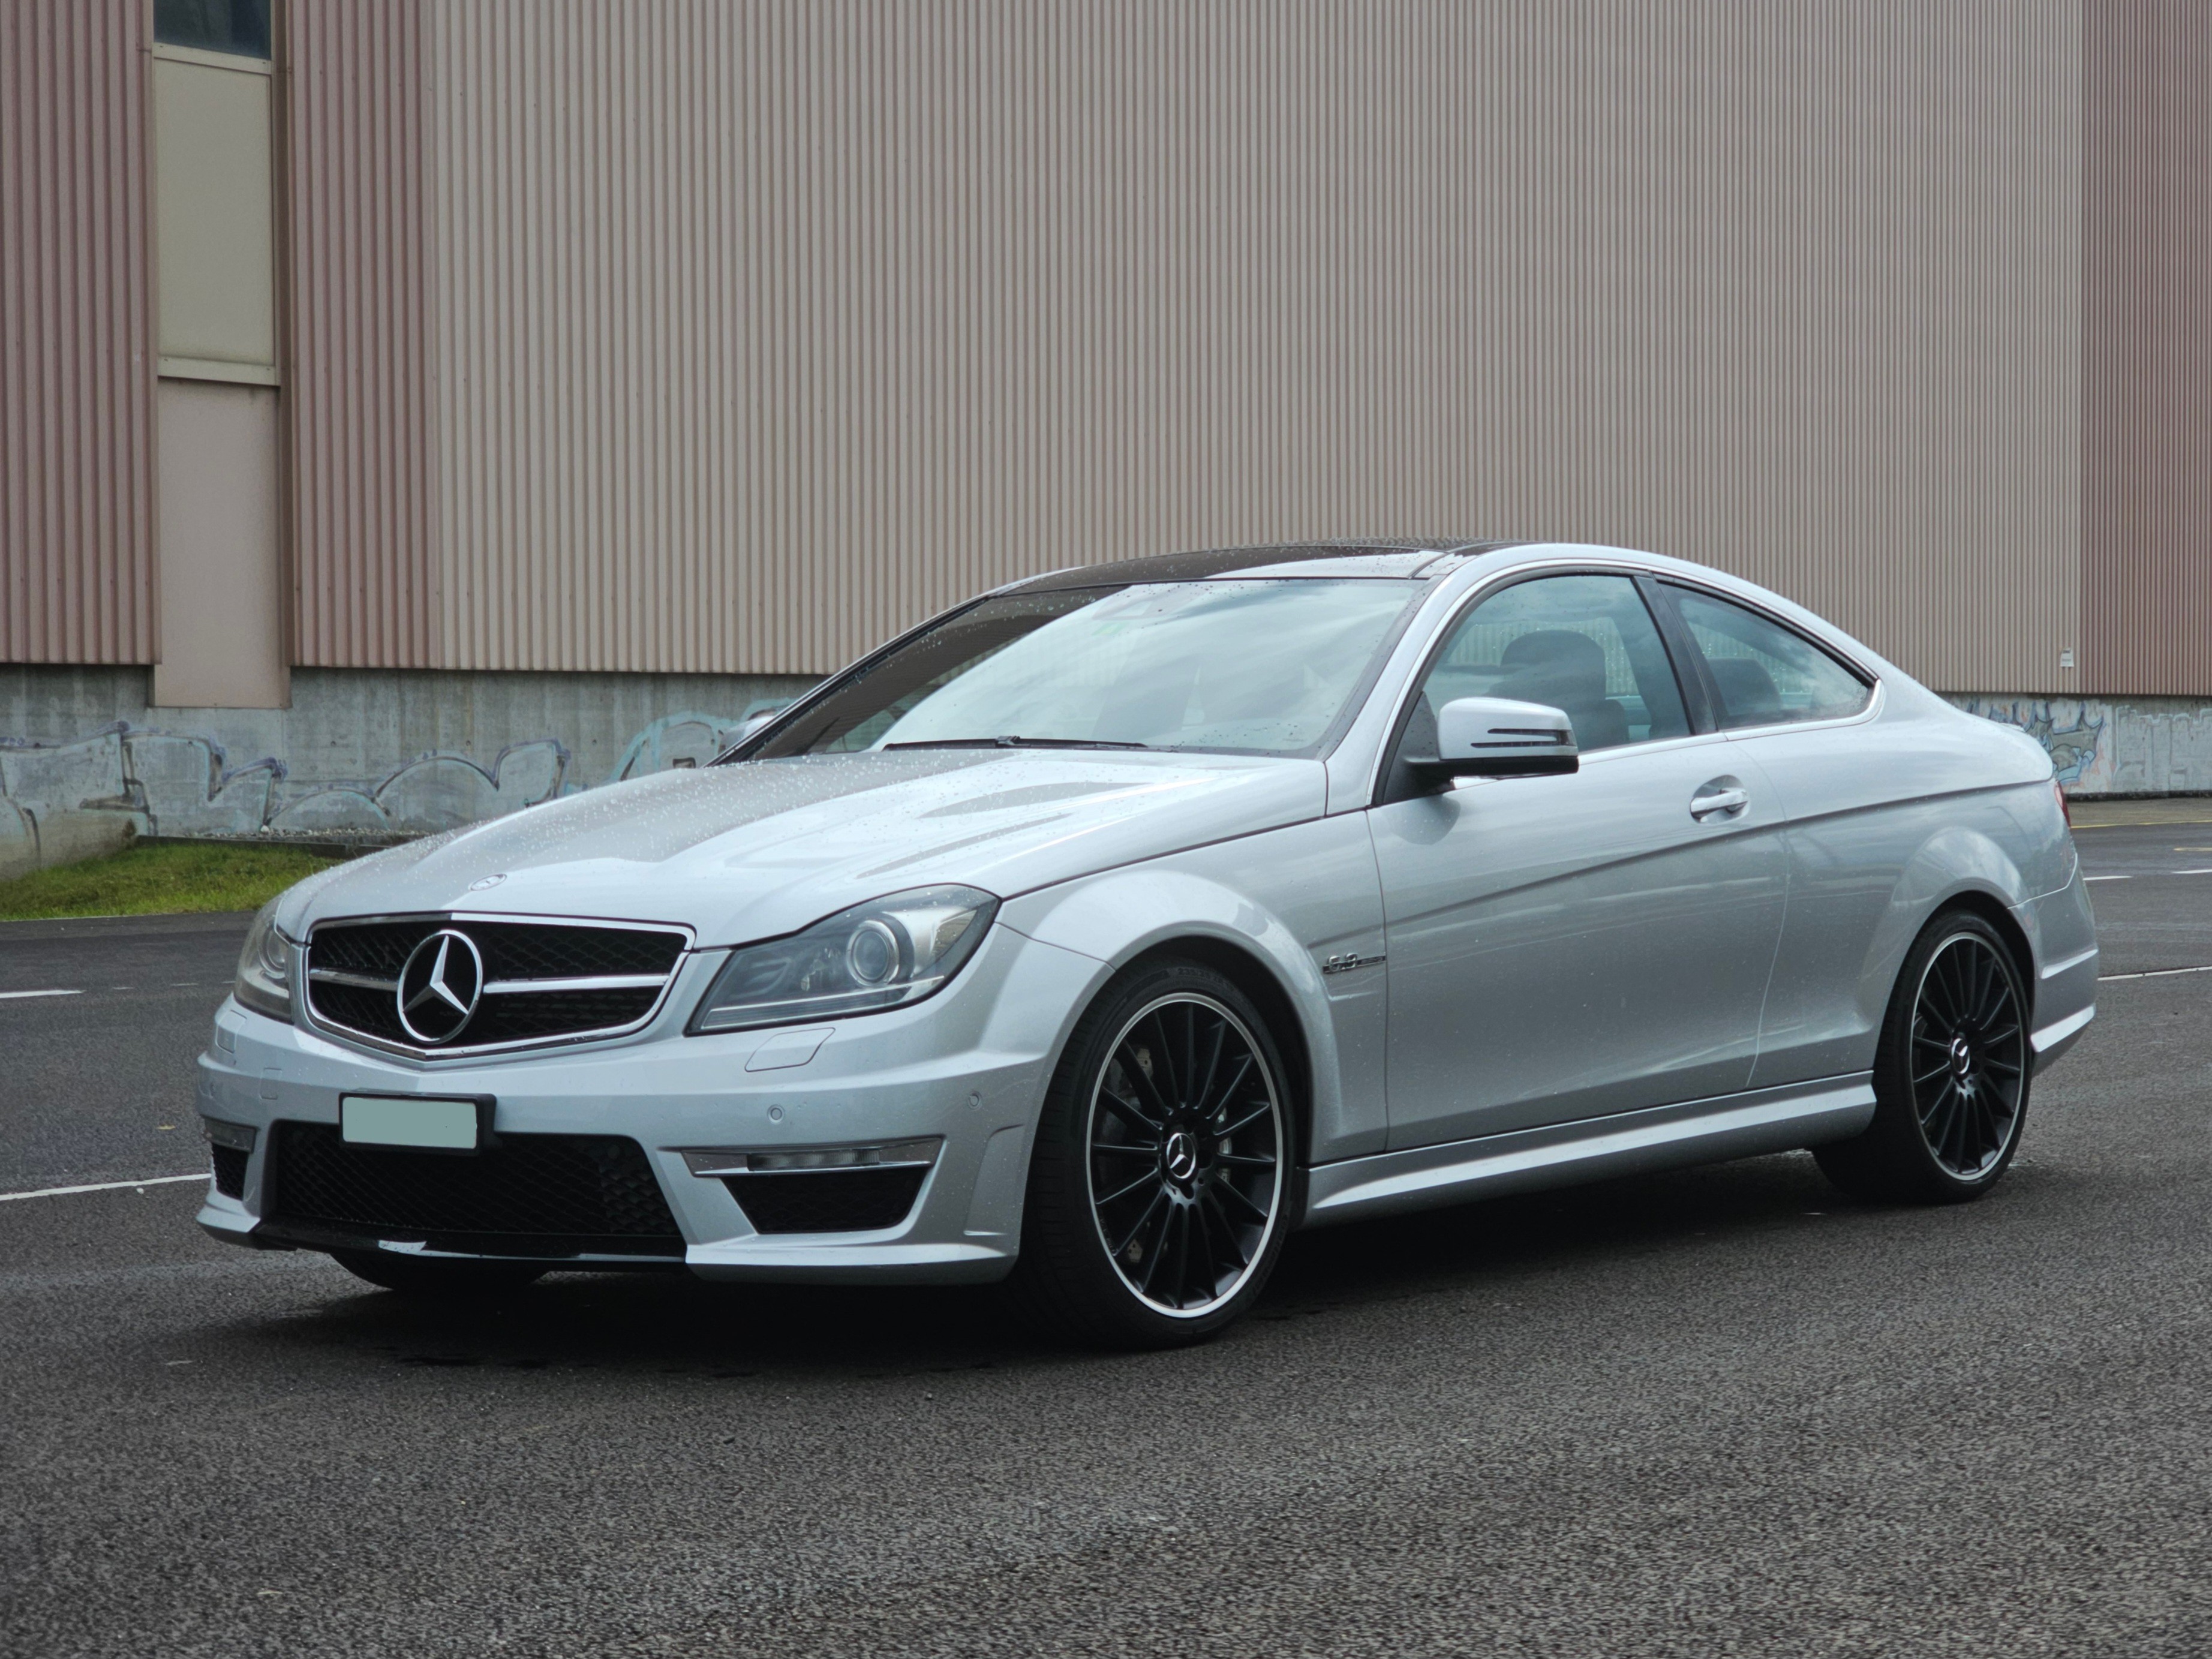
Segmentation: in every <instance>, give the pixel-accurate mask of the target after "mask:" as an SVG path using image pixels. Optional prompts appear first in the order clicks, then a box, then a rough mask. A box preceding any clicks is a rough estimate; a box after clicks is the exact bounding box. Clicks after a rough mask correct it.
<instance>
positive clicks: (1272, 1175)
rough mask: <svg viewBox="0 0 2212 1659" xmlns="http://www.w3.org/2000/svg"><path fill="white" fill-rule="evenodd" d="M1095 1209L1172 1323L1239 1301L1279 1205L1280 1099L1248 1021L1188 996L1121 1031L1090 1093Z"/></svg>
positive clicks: (1115, 1257)
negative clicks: (1176, 1319)
mask: <svg viewBox="0 0 2212 1659" xmlns="http://www.w3.org/2000/svg"><path fill="white" fill-rule="evenodd" d="M1086 1139H1087V1140H1088V1142H1089V1145H1090V1149H1091V1170H1090V1174H1091V1218H1092V1219H1093V1221H1094V1222H1095V1223H1096V1224H1097V1229H1098V1242H1099V1243H1100V1244H1101V1245H1103V1247H1104V1249H1105V1251H1106V1258H1107V1260H1108V1261H1111V1262H1112V1263H1113V1264H1114V1267H1115V1272H1116V1273H1119V1274H1120V1275H1121V1282H1122V1283H1123V1284H1124V1285H1127V1286H1128V1288H1129V1290H1130V1291H1131V1293H1132V1294H1133V1295H1134V1296H1136V1297H1138V1298H1139V1300H1140V1301H1142V1302H1144V1303H1146V1304H1147V1305H1148V1306H1150V1307H1152V1308H1154V1309H1156V1310H1158V1311H1159V1312H1161V1313H1164V1314H1167V1315H1170V1316H1175V1317H1182V1316H1187V1315H1191V1314H1204V1313H1208V1312H1211V1311H1212V1310H1213V1309H1215V1308H1217V1307H1218V1306H1220V1305H1221V1304H1223V1303H1224V1302H1225V1301H1227V1300H1228V1299H1229V1298H1231V1297H1234V1296H1235V1295H1236V1294H1237V1290H1238V1289H1239V1288H1240V1287H1241V1286H1242V1285H1243V1282H1244V1280H1245V1279H1246V1278H1247V1277H1249V1274H1250V1273H1251V1272H1252V1265H1253V1263H1254V1262H1255V1261H1258V1260H1259V1258H1260V1256H1261V1254H1262V1253H1263V1252H1264V1251H1265V1249H1266V1248H1267V1243H1268V1239H1269V1237H1270V1235H1271V1234H1272V1232H1273V1229H1274V1227H1275V1225H1276V1224H1277V1218H1278V1217H1279V1214H1280V1213H1281V1210H1282V1187H1283V1126H1282V1103H1281V1101H1280V1099H1279V1094H1278V1091H1277V1089H1276V1086H1275V1083H1274V1079H1273V1078H1272V1077H1271V1076H1270V1075H1269V1074H1268V1071H1267V1064H1266V1062H1265V1061H1264V1060H1261V1057H1260V1051H1259V1048H1258V1046H1257V1045H1256V1044H1255V1042H1254V1040H1253V1037H1252V1034H1251V1032H1250V1031H1249V1030H1248V1029H1246V1027H1245V1026H1244V1024H1243V1022H1242V1021H1240V1020H1239V1019H1238V1018H1237V1016H1236V1015H1235V1014H1233V1013H1231V1012H1230V1011H1229V1010H1228V1009H1227V1008H1226V1007H1225V1006H1223V1005H1222V1004H1220V1003H1218V1002H1217V1001H1215V1000H1213V999H1212V998H1211V997H1207V996H1204V995H1201V994H1197V993H1195V992H1188V991H1185V992H1177V993H1174V994H1170V995H1167V996H1164V997H1161V998H1160V999H1158V1000H1157V1001H1154V1002H1152V1003H1151V1004H1149V1005H1147V1006H1145V1007H1143V1008H1141V1009H1139V1011H1138V1012H1136V1014H1135V1015H1133V1017H1132V1018H1130V1019H1129V1021H1128V1023H1127V1024H1126V1025H1124V1026H1123V1027H1122V1029H1121V1036H1120V1037H1119V1038H1118V1039H1117V1040H1116V1042H1115V1044H1114V1047H1113V1048H1112V1050H1111V1052H1110V1053H1109V1057H1108V1059H1107V1061H1106V1064H1105V1066H1103V1068H1102V1069H1101V1071H1100V1072H1099V1074H1098V1079H1097V1085H1095V1086H1094V1087H1093V1089H1092V1091H1091V1113H1090V1128H1089V1133H1088V1135H1087V1137H1086Z"/></svg>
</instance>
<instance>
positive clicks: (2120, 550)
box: [2081, 0, 2212, 696]
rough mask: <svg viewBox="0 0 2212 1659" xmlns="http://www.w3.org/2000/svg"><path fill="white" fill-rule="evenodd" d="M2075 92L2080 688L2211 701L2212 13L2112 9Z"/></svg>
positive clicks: (2200, 4) (2181, 6)
mask: <svg viewBox="0 0 2212 1659" xmlns="http://www.w3.org/2000/svg"><path fill="white" fill-rule="evenodd" d="M2091 16H2092V18H2093V22H2094V27H2093V30H2092V33H2091V36H2090V40H2089V44H2088V70H2087V76H2086V77H2085V85H2086V88H2087V93H2086V96H2087V111H2086V112H2085V114H2086V118H2087V124H2088V131H2087V137H2086V141H2085V155H2084V163H2083V165H2084V171H2085V173H2087V178H2086V179H2085V180H2084V202H2083V217H2084V221H2085V234H2084V242H2085V247H2086V252H2087V264H2086V271H2087V276H2086V279H2085V286H2086V289H2087V292H2086V293H2085V295H2083V310H2084V329H2085V331H2086V334H2087V338H2086V340H2085V342H2084V345H2083V357H2084V362H2085V364H2086V375H2087V386H2085V388H2084V392H2083V401H2084V412H2085V422H2086V426H2087V441H2088V447H2087V454H2086V465H2085V468H2084V489H2085V491H2086V498H2087V499H2086V504H2085V507H2086V510H2085V513H2084V520H2085V521H2084V524H2083V528H2082V542H2083V545H2082V563H2083V572H2082V586H2083V592H2082V605H2083V608H2084V610H2085V611H2086V613H2087V628H2086V629H2085V632H2086V635H2087V641H2086V643H2087V650H2086V652H2085V654H2084V658H2083V661H2082V665H2081V666H2082V671H2083V672H2082V678H2083V681H2084V683H2085V684H2084V689H2085V690H2090V691H2095V692H2103V693H2117V694H2126V693H2137V694H2142V693H2151V694H2156V693H2160V692H2167V693H2183V694H2194V695H2197V696H2204V695H2206V694H2208V693H2212V6H2208V5H2207V4H2205V3H2204V0H2106V3H2103V4H2100V5H2099V6H2097V7H2096V8H2095V9H2094V10H2093V12H2092V13H2091Z"/></svg>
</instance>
